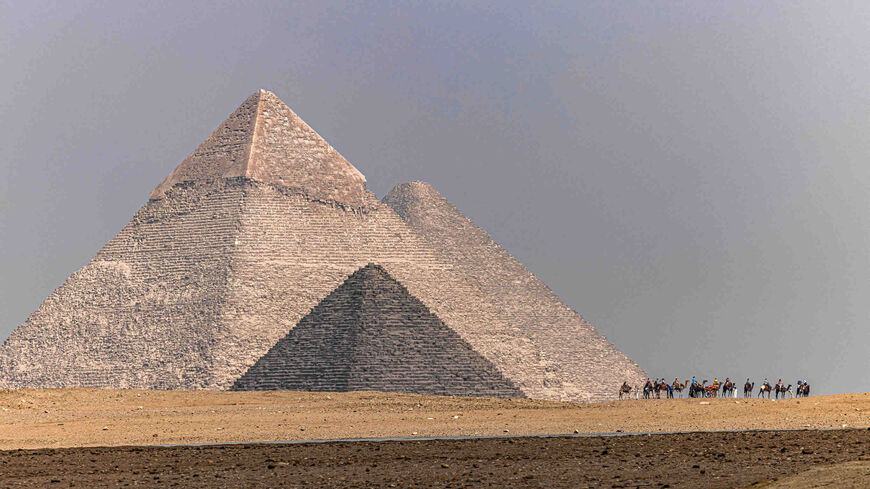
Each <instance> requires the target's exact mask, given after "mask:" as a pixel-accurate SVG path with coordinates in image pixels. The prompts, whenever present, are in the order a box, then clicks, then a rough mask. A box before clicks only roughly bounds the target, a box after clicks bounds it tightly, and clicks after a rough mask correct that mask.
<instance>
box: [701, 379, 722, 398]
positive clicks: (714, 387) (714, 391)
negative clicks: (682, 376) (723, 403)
mask: <svg viewBox="0 0 870 489" xmlns="http://www.w3.org/2000/svg"><path fill="white" fill-rule="evenodd" d="M704 383H705V384H706V383H707V381H706V380H705V381H704ZM719 387H721V384H719V383H718V382H716V383H713V384H711V385H705V386H704V390H705V391H706V392H707V397H717V396H718V395H719Z"/></svg>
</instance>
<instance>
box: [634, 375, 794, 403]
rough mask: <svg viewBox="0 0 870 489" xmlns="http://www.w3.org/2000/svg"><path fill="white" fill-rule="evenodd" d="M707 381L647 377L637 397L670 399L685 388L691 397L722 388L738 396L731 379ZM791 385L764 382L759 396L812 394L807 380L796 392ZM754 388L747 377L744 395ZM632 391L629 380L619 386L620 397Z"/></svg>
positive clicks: (716, 394) (708, 394) (715, 393)
mask: <svg viewBox="0 0 870 489" xmlns="http://www.w3.org/2000/svg"><path fill="white" fill-rule="evenodd" d="M707 382H708V381H707V380H704V381H703V382H701V383H698V382H694V383H689V381H688V380H686V382H680V381H679V380H677V379H674V382H673V383H672V384H669V383H667V382H665V380H664V379H656V380H655V381H651V380H649V379H647V381H646V384H645V385H644V386H643V390H642V391H638V388H637V386H635V387H634V392H635V398H638V397H639V396H640V393H641V392H643V398H644V399H651V398H652V397H653V396H655V397H656V399H661V396H662V393H664V395H665V397H667V398H668V399H673V398H675V397H676V395H677V394H679V396H680V398H682V397H683V390H684V389H688V391H689V397H719V391H720V390H721V391H722V396H723V397H732V396H733V397H737V393H736V386H735V385H734V382H731V380H730V379H729V380H726V381H725V382H719V381H714V382H713V383H712V384H709V385H708V384H707ZM791 387H792V385H791V384H789V385H788V386H787V387H786V386H784V385H782V384H781V383H778V384H775V385H770V384H769V383H764V384H762V385H761V388H760V389H759V390H758V396H757V397H764V394H767V398H768V399H770V394H771V392H773V393H774V395H775V397H776V398H777V399H779V396H780V395H782V397H783V399H784V398H785V397H786V396H789V397H807V396H809V395H810V385H809V384H807V383H806V382H799V383H798V387H797V390H796V391H794V392H793V391H792V388H791ZM754 388H755V382H749V379H746V383H745V384H743V397H752V389H754ZM631 392H632V387H631V386H629V385H628V382H623V384H622V387H620V388H619V398H620V399H622V398H623V396H626V397H630V396H631Z"/></svg>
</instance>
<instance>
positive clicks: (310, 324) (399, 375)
mask: <svg viewBox="0 0 870 489" xmlns="http://www.w3.org/2000/svg"><path fill="white" fill-rule="evenodd" d="M277 389H282V390H305V391H333V392H343V391H363V390H380V391H393V392H412V393H417V394H430V395H441V396H450V395H453V396H489V397H524V394H523V393H522V391H520V390H519V389H518V388H517V386H516V385H514V384H513V383H512V382H511V381H509V380H507V379H505V378H504V376H502V375H501V373H500V372H499V371H498V369H497V368H496V367H495V366H494V365H493V364H492V363H491V362H489V361H488V360H487V359H486V358H484V357H483V356H481V355H480V354H479V353H477V352H476V351H474V348H472V347H471V345H469V344H468V343H467V342H466V341H464V340H463V339H462V338H461V337H460V336H459V335H458V334H456V333H455V332H454V331H453V330H451V329H450V328H449V327H447V326H446V325H445V324H444V323H443V322H442V321H441V320H440V319H438V317H437V316H435V315H434V314H432V312H431V311H429V308H427V307H426V306H425V305H424V304H423V303H422V302H420V300H418V299H417V298H416V297H414V296H412V295H411V294H410V293H408V290H407V289H406V288H405V287H404V286H402V285H401V284H400V283H399V282H397V281H396V280H395V279H393V278H392V277H390V275H389V274H388V273H387V272H386V270H384V269H383V268H382V267H380V266H378V265H374V264H369V265H366V266H365V267H363V268H361V269H359V270H357V271H356V272H354V273H353V274H352V275H351V276H350V277H348V279H347V280H345V281H344V283H342V284H341V285H340V286H339V287H338V288H337V289H335V290H334V291H332V292H331V293H330V294H329V295H328V296H327V297H326V298H325V299H323V300H322V301H321V302H320V303H319V304H318V305H317V306H316V307H314V309H312V310H311V312H310V313H309V314H308V315H307V316H305V317H304V318H302V320H301V321H299V324H297V325H296V326H295V327H294V328H293V329H291V330H290V332H289V333H287V335H286V336H285V337H284V338H282V339H281V340H279V341H278V343H276V344H275V346H273V347H272V348H271V349H270V350H269V352H268V353H267V354H265V355H263V356H262V357H261V358H260V359H259V360H257V363H255V364H254V366H253V367H251V368H250V369H249V370H248V371H247V372H245V374H244V375H242V376H241V377H240V378H239V379H238V380H236V382H235V384H234V385H233V390H277Z"/></svg>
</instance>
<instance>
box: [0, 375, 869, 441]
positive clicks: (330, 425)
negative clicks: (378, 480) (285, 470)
mask: <svg viewBox="0 0 870 489" xmlns="http://www.w3.org/2000/svg"><path fill="white" fill-rule="evenodd" d="M867 426H870V394H842V395H836V396H817V397H809V398H804V399H789V400H778V401H776V400H766V399H764V400H761V399H708V400H699V399H675V400H666V399H662V400H646V401H645V400H628V401H615V402H610V403H600V404H574V403H559V402H550V401H533V400H510V399H484V398H450V397H441V398H439V397H427V396H418V395H406V394H384V393H376V392H351V393H308V392H287V391H284V392H216V391H135V390H100V389H72V390H14V391H0V450H9V449H20V448H43V447H45V448H57V447H77V446H121V445H153V444H176V443H222V442H243V441H270V440H310V439H325V438H371V437H412V436H440V435H504V434H514V435H520V434H541V433H553V434H557V433H558V434H565V433H574V432H575V431H576V432H579V433H596V432H615V431H620V430H621V431H625V432H646V431H705V430H739V429H783V428H841V427H867Z"/></svg>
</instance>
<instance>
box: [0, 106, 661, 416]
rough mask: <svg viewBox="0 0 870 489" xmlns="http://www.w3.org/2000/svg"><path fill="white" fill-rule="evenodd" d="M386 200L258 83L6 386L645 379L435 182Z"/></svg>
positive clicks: (98, 261)
mask: <svg viewBox="0 0 870 489" xmlns="http://www.w3.org/2000/svg"><path fill="white" fill-rule="evenodd" d="M385 202H387V203H388V204H389V205H387V204H385V203H382V202H380V201H378V200H377V199H376V198H375V197H374V195H373V194H371V193H370V192H368V191H367V190H366V187H365V178H364V177H363V176H362V174H360V173H359V172H358V171H357V170H356V169H355V168H354V167H353V166H352V165H351V164H350V163H348V161H347V160H345V159H344V158H343V157H342V156H341V155H339V154H338V152H336V151H335V149H333V148H332V147H331V146H330V145H329V144H328V143H326V142H325V141H324V140H323V139H322V138H320V136H318V135H317V133H316V132H314V131H313V130H312V129H311V128H310V127H308V125H306V124H305V123H304V122H303V121H302V120H301V119H299V117H298V116H296V114H294V113H293V112H292V111H291V110H290V109H289V108H288V107H287V106H286V105H284V104H283V103H282V102H281V101H280V100H278V98H277V97H275V96H274V95H273V94H271V93H269V92H265V91H259V92H257V93H255V94H254V95H252V96H251V97H249V98H248V99H247V100H246V101H245V102H244V103H243V104H242V105H241V106H240V107H239V108H238V109H237V110H236V111H235V112H233V114H232V115H231V116H230V117H229V118H228V119H227V120H226V121H225V122H224V123H222V124H221V125H220V126H219V127H218V128H217V129H216V130H215V131H214V133H213V134H212V135H211V136H209V138H208V139H206V141H205V142H203V143H202V144H201V145H200V146H199V148H197V150H196V151H194V152H193V153H192V154H191V155H190V156H188V157H187V158H186V159H185V160H184V161H183V162H182V163H181V164H180V165H178V167H177V168H176V169H175V170H174V171H173V172H172V173H171V174H170V175H169V176H168V177H167V178H166V179H165V180H164V181H163V182H162V183H161V184H160V185H158V186H157V187H156V188H155V189H154V191H153V192H152V194H151V199H150V200H149V201H148V202H147V203H146V204H145V205H144V206H143V207H142V208H141V209H140V210H139V211H138V212H137V213H136V215H135V216H133V218H132V219H131V221H130V222H129V223H128V224H127V225H126V226H125V227H124V229H122V230H121V232H120V233H118V235H117V236H115V237H114V238H113V239H112V240H111V241H110V242H109V243H107V244H106V245H105V246H104V247H103V248H102V249H101V250H100V251H99V252H98V253H97V255H96V256H95V257H94V259H93V260H91V262H90V263H88V264H87V265H86V266H85V267H83V268H82V269H81V270H79V271H77V272H75V273H74V274H73V275H72V276H70V277H69V279H67V281H66V282H65V283H64V284H63V285H62V286H61V287H59V288H58V289H57V290H55V291H54V293H52V295H51V296H50V297H49V298H47V299H46V300H45V302H43V303H42V304H41V305H40V307H39V309H37V311H35V312H34V313H33V314H32V315H31V316H30V317H29V318H28V320H27V321H26V322H25V323H24V324H22V325H20V326H19V327H18V328H17V329H16V330H15V331H14V332H13V333H12V335H11V336H10V337H9V339H8V340H7V341H6V342H4V344H3V345H2V346H0V387H3V386H6V387H39V388H45V387H111V388H146V389H148V388H160V389H198V388H207V389H227V388H231V387H233V386H234V385H236V387H238V388H270V387H280V388H305V389H321V388H322V389H336V390H340V389H380V390H386V391H400V392H420V393H445V394H463V395H496V396H504V395H510V396H527V397H534V398H548V399H564V400H577V401H584V400H599V399H609V398H614V397H616V394H617V389H618V387H619V386H620V385H621V384H622V382H623V381H625V380H628V381H629V382H630V383H631V382H636V381H638V379H642V378H645V374H644V373H643V371H642V370H640V369H639V368H638V367H637V366H636V365H635V364H634V363H633V362H631V360H630V359H628V358H627V357H625V356H624V355H622V354H621V353H619V352H618V351H617V350H616V349H615V348H614V347H613V346H612V345H610V343H609V342H607V341H606V340H605V339H604V338H603V337H601V335H599V334H598V333H597V332H596V331H595V330H594V328H593V327H592V326H591V325H590V324H589V323H587V322H585V321H583V320H582V318H580V317H579V316H578V315H577V314H576V313H574V312H573V311H571V310H570V308H568V307H567V306H565V305H564V304H563V303H561V301H559V300H558V298H556V297H555V295H553V294H552V292H551V291H550V290H549V289H548V288H547V287H546V286H545V285H544V284H543V283H541V282H540V281H538V280H537V278H535V277H534V275H532V274H531V272H529V271H528V270H526V269H525V268H524V267H523V266H522V264H520V263H519V262H518V261H516V260H514V259H513V258H512V257H510V255H509V254H507V252H506V251H505V250H503V249H502V248H501V247H499V246H498V245H496V244H495V243H493V242H492V240H491V239H489V236H488V235H487V234H486V233H485V232H483V230H481V229H479V228H477V227H476V226H474V225H473V224H472V223H471V221H469V220H468V219H467V218H465V216H462V215H461V213H459V211H458V210H457V209H456V208H455V207H453V206H452V205H450V204H449V203H448V202H447V201H446V200H445V199H444V198H443V197H441V196H440V195H439V194H438V193H437V192H435V190H434V189H432V188H431V187H429V186H428V185H425V184H422V183H413V184H403V185H400V186H398V187H397V188H396V189H395V190H394V191H393V192H391V193H390V195H389V196H387V197H386V198H385ZM391 206H392V207H391ZM394 209H395V210H394ZM372 263H375V264H377V266H367V265H368V264H372ZM345 352H350V353H349V356H348V355H344V353H345Z"/></svg>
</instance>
